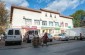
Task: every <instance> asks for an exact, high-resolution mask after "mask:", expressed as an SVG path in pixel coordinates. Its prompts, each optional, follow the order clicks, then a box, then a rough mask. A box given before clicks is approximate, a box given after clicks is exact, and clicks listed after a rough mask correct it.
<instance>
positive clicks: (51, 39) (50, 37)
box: [48, 33, 53, 42]
mask: <svg viewBox="0 0 85 55" xmlns="http://www.w3.org/2000/svg"><path fill="white" fill-rule="evenodd" d="M48 41H49V42H52V41H53V37H52V35H51V34H49V33H48Z"/></svg>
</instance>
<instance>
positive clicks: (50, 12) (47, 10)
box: [40, 9, 60, 14]
mask: <svg viewBox="0 0 85 55" xmlns="http://www.w3.org/2000/svg"><path fill="white" fill-rule="evenodd" d="M40 10H41V11H45V12H50V13H55V14H60V13H59V12H56V11H52V10H47V9H40Z"/></svg>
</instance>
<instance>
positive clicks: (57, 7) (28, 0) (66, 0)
mask: <svg viewBox="0 0 85 55" xmlns="http://www.w3.org/2000/svg"><path fill="white" fill-rule="evenodd" d="M1 1H4V2H5V4H6V9H9V10H10V7H11V5H17V6H24V7H28V8H33V9H37V10H39V9H40V8H43V9H48V10H53V11H58V12H60V13H61V14H63V15H66V16H69V15H71V14H73V13H74V12H75V11H76V10H80V9H82V10H85V0H1Z"/></svg>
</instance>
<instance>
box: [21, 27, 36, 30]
mask: <svg viewBox="0 0 85 55" xmlns="http://www.w3.org/2000/svg"><path fill="white" fill-rule="evenodd" d="M22 29H28V30H36V29H37V26H32V27H29V26H22Z"/></svg>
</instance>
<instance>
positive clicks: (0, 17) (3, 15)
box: [0, 2, 8, 33]
mask: <svg viewBox="0 0 85 55" xmlns="http://www.w3.org/2000/svg"><path fill="white" fill-rule="evenodd" d="M7 18H8V12H7V10H6V9H5V4H4V2H0V33H2V32H3V31H4V29H5V27H6V26H5V25H6V22H7Z"/></svg>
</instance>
